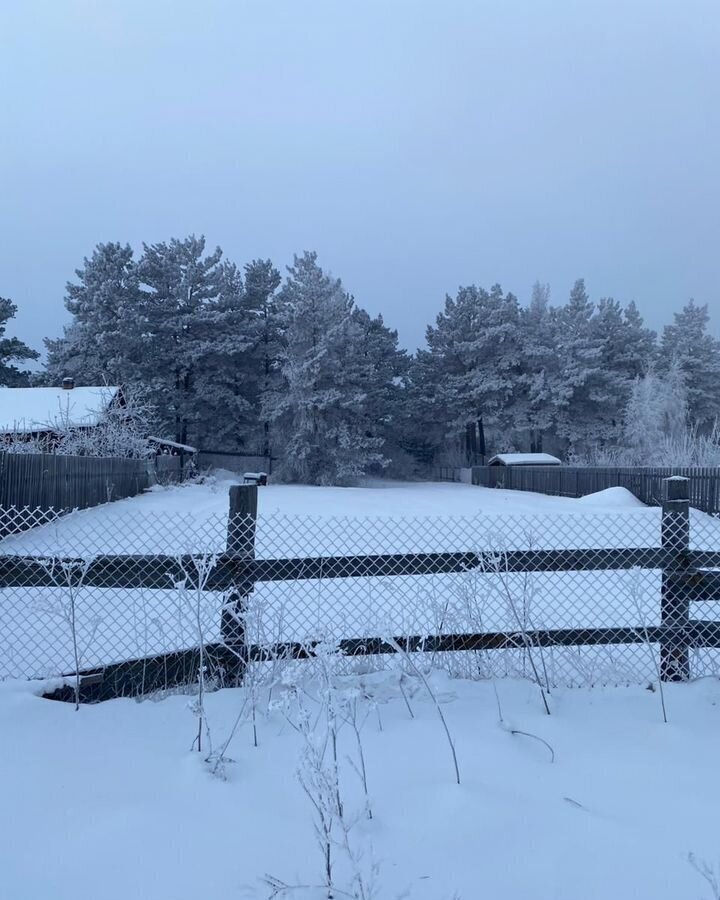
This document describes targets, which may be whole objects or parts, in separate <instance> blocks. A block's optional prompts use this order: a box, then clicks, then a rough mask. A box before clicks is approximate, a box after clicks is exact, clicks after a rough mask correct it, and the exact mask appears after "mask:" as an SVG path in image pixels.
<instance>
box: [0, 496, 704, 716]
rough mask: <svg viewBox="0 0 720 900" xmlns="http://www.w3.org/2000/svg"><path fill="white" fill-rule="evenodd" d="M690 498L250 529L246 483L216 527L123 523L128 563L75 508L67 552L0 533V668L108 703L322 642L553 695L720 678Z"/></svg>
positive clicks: (59, 530)
mask: <svg viewBox="0 0 720 900" xmlns="http://www.w3.org/2000/svg"><path fill="white" fill-rule="evenodd" d="M686 495H687V481H686V480H684V479H668V480H667V481H666V482H665V499H664V501H663V508H662V512H661V513H660V511H658V510H647V509H643V510H638V511H637V512H636V511H632V512H626V513H624V514H622V515H619V514H616V513H614V514H612V515H607V514H603V515H601V514H580V515H578V514H572V515H566V516H552V517H550V516H545V517H542V516H538V517H523V518H513V517H503V518H501V519H486V518H478V519H450V518H439V519H351V518H347V519H317V518H303V517H297V516H270V517H261V518H259V519H258V518H257V515H256V512H257V488H256V487H255V486H254V485H243V486H234V487H232V488H231V490H230V513H229V516H228V517H227V518H224V519H221V518H219V517H218V519H217V520H213V521H206V522H204V523H202V525H198V523H197V522H195V523H194V524H193V520H192V518H191V517H187V518H185V519H184V520H181V519H179V518H177V517H174V518H172V519H167V520H162V519H159V518H158V517H156V516H155V517H153V518H152V520H149V519H145V520H138V523H137V529H136V531H133V530H132V526H131V525H130V524H129V523H128V524H127V525H126V526H125V530H126V531H128V530H130V531H131V534H130V535H129V537H131V538H134V543H133V545H132V550H133V552H132V553H126V554H123V555H117V554H107V553H102V552H98V546H99V543H102V540H101V538H102V536H101V535H98V534H97V529H93V531H92V533H88V534H87V535H83V533H82V529H79V528H78V527H77V521H78V520H77V517H76V526H75V527H74V528H73V530H72V531H71V532H70V533H71V534H72V539H71V540H70V541H68V538H67V537H63V527H64V525H67V523H68V520H59V522H58V521H51V522H47V523H46V524H42V523H41V524H39V525H38V527H37V528H35V529H33V531H29V532H28V531H26V532H25V533H22V534H16V535H14V536H9V537H6V538H5V539H4V540H2V541H0V609H1V610H2V613H1V614H2V627H1V628H0V676H2V677H35V678H38V677H57V676H70V675H72V674H73V673H74V674H75V675H78V676H79V678H78V685H79V690H80V695H81V696H82V698H83V699H87V700H91V699H105V698H109V697H113V696H119V695H132V694H139V693H144V692H149V691H153V690H157V689H164V688H167V687H171V686H173V685H177V684H182V683H192V682H195V681H196V679H197V676H198V671H199V667H200V666H202V667H203V669H204V671H205V672H206V673H211V674H213V675H214V676H215V677H216V678H217V680H218V681H219V682H221V683H236V682H237V681H238V680H241V679H242V678H243V677H247V675H248V674H249V673H252V674H253V677H254V676H255V675H257V674H258V673H260V674H262V673H263V672H265V671H267V670H268V668H269V669H272V670H275V669H276V667H277V666H278V665H292V664H295V663H293V662H292V661H293V660H302V659H305V660H307V659H312V658H313V656H314V655H315V653H316V652H317V648H318V645H319V644H322V645H323V646H327V645H328V644H330V645H332V646H334V647H338V648H339V649H340V650H341V651H342V652H343V653H344V654H345V655H346V656H347V657H348V665H357V664H358V663H361V664H363V665H364V666H367V665H368V664H372V665H381V664H383V660H385V661H386V662H387V661H389V660H390V658H391V657H392V656H393V655H395V654H397V651H398V649H401V650H402V651H403V652H413V653H421V654H423V655H424V657H425V658H427V659H428V660H429V661H430V662H432V663H433V664H435V665H443V666H445V667H446V668H448V669H450V670H451V671H453V672H456V673H458V674H463V675H468V676H474V677H478V676H480V677H483V676H490V675H515V676H518V675H519V676H530V677H533V678H536V679H542V680H543V681H545V682H547V685H548V686H551V685H557V684H592V683H608V682H612V683H622V682H638V681H645V680H651V679H653V678H654V677H655V676H656V674H657V673H658V672H659V673H660V674H661V676H662V677H663V678H664V679H667V680H677V679H686V678H689V677H695V676H698V675H701V674H708V673H711V672H712V673H715V674H717V673H718V672H720V617H719V616H718V615H717V601H718V600H720V521H718V520H717V519H714V518H711V517H708V516H704V515H703V514H701V513H697V514H694V515H693V516H692V519H691V516H690V511H689V505H688V501H687V496H686ZM79 515H80V517H81V514H79ZM125 539H126V540H127V539H128V535H127V534H126V535H125ZM143 547H149V548H151V550H150V552H142V549H143ZM158 547H161V548H163V549H166V548H170V547H172V548H173V552H158V550H157V548H158ZM71 549H72V551H73V552H72V553H69V552H68V551H70V550H71ZM301 664H304V663H301ZM64 690H70V689H64ZM61 694H62V691H61Z"/></svg>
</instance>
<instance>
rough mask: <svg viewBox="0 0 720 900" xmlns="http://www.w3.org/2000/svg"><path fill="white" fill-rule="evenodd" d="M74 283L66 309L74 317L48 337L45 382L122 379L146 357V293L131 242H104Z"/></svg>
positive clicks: (111, 381)
mask: <svg viewBox="0 0 720 900" xmlns="http://www.w3.org/2000/svg"><path fill="white" fill-rule="evenodd" d="M75 274H76V275H77V281H76V282H68V284H67V286H66V293H65V308H66V309H67V310H68V312H69V313H70V314H71V316H72V322H71V323H70V325H68V326H67V327H66V328H65V330H64V334H63V337H61V338H59V339H57V340H46V341H45V345H46V348H47V365H46V372H45V379H44V380H45V381H47V382H49V383H51V384H59V383H60V381H61V380H62V378H64V377H65V376H66V375H67V376H72V377H73V378H75V380H76V382H77V383H78V384H104V383H107V384H120V383H121V382H123V381H125V380H127V378H128V377H130V376H131V371H132V367H133V365H135V364H137V362H138V361H139V360H140V357H141V343H140V337H141V331H140V328H139V321H138V317H139V315H140V307H141V303H142V294H141V290H140V283H139V278H138V269H137V263H136V262H135V260H134V258H133V251H132V248H131V247H130V246H129V245H128V244H119V243H107V244H98V245H97V246H96V247H95V249H94V250H93V252H92V255H91V256H90V257H89V258H88V257H86V258H85V260H84V261H83V265H82V267H81V268H79V269H76V272H75Z"/></svg>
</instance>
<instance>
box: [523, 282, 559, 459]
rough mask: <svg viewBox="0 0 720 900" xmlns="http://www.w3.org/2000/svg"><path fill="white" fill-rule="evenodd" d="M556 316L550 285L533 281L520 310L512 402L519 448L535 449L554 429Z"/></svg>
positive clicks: (557, 391) (556, 388)
mask: <svg viewBox="0 0 720 900" xmlns="http://www.w3.org/2000/svg"><path fill="white" fill-rule="evenodd" d="M557 318H558V316H557V310H555V309H553V308H552V307H551V306H550V286H549V285H547V284H541V283H540V282H536V283H535V284H534V285H533V290H532V298H531V300H530V304H529V306H527V307H526V308H523V309H521V310H520V320H519V335H520V345H521V347H520V357H521V361H520V365H519V369H520V371H519V374H518V380H517V387H516V391H515V397H514V403H513V430H514V431H515V432H517V433H518V439H519V442H520V445H521V447H522V449H529V450H530V451H532V452H536V453H537V452H540V451H542V449H543V438H544V436H546V435H548V434H549V433H551V431H552V429H553V426H554V423H555V416H556V412H557V408H558V406H559V398H560V396H561V395H562V394H563V387H562V384H561V381H560V360H559V358H558V353H557V343H558V333H557V332H558V328H557Z"/></svg>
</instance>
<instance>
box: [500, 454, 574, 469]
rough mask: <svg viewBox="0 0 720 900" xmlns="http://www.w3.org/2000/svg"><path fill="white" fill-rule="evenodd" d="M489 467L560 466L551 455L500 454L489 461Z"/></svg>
mask: <svg viewBox="0 0 720 900" xmlns="http://www.w3.org/2000/svg"><path fill="white" fill-rule="evenodd" d="M488 465H489V466H559V465H562V463H561V462H560V460H559V459H558V458H557V456H551V455H550V454H549V453H498V454H497V456H493V457H492V459H490V460H489V461H488Z"/></svg>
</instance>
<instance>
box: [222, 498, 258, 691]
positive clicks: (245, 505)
mask: <svg viewBox="0 0 720 900" xmlns="http://www.w3.org/2000/svg"><path fill="white" fill-rule="evenodd" d="M256 521H257V485H255V484H236V485H233V486H232V487H231V488H230V509H229V513H228V527H227V544H226V551H227V553H228V554H229V555H232V556H235V557H239V559H240V560H242V559H254V558H255V523H256ZM253 587H254V581H253V579H252V578H248V577H247V576H241V577H239V578H238V580H237V581H235V582H234V584H233V586H232V588H231V590H230V591H229V592H228V593H227V595H226V596H225V598H224V600H223V609H222V617H221V626H220V633H221V638H222V642H223V645H224V646H225V648H226V649H227V650H228V653H227V654H226V657H227V665H226V675H227V676H228V679H229V682H230V683H231V684H239V683H240V682H241V681H242V679H243V676H244V674H245V666H246V664H247V640H246V633H245V631H246V629H245V616H246V614H247V604H248V597H249V596H250V594H251V593H252V591H253Z"/></svg>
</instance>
